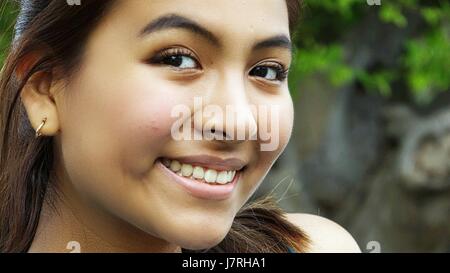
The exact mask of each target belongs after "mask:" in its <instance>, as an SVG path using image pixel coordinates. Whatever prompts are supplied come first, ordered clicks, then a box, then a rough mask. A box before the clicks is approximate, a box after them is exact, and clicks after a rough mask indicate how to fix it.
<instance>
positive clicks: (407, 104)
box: [0, 0, 450, 252]
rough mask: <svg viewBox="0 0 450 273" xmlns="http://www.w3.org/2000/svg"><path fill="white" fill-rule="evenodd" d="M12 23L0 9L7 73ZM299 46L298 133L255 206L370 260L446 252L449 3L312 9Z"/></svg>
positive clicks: (12, 10)
mask: <svg viewBox="0 0 450 273" xmlns="http://www.w3.org/2000/svg"><path fill="white" fill-rule="evenodd" d="M16 13H17V8H16V7H15V6H14V4H13V3H12V1H7V0H0V66H1V65H2V64H3V60H4V57H5V54H6V52H7V48H8V47H9V43H10V40H11V38H12V27H13V23H14V20H15V16H16ZM292 38H293V40H294V42H295V45H296V48H295V52H296V54H295V56H294V60H293V65H292V67H291V71H290V74H289V85H290V90H291V93H292V97H293V100H294V106H295V125H294V132H293V136H292V138H291V141H290V143H289V146H288V147H287V149H286V150H285V152H284V153H283V155H282V156H281V157H280V158H279V160H278V161H277V162H276V163H275V165H274V167H273V169H272V170H271V172H270V173H269V174H268V176H267V178H266V180H265V181H264V183H263V184H262V185H261V187H260V188H259V189H258V191H257V192H256V194H255V196H254V197H255V198H257V197H259V196H261V195H264V194H267V193H273V194H274V195H275V196H276V197H277V198H278V199H279V202H280V205H281V206H282V207H283V208H285V209H286V210H287V211H288V212H303V213H313V214H318V215H321V216H324V217H327V218H330V219H332V220H334V221H336V222H337V223H339V224H340V225H342V226H344V227H345V228H346V229H347V230H348V231H349V232H350V233H351V234H352V235H353V236H354V237H355V239H356V240H357V242H358V244H359V246H360V248H361V250H362V251H363V252H450V92H448V91H449V89H450V2H449V1H448V0H440V1H425V0H423V1H419V0H396V1H386V0H380V1H378V0H320V1H318V0H305V1H304V7H303V12H302V19H301V23H300V24H299V27H298V28H297V30H296V33H295V34H294V35H293V37H292Z"/></svg>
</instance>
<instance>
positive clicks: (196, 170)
mask: <svg viewBox="0 0 450 273" xmlns="http://www.w3.org/2000/svg"><path fill="white" fill-rule="evenodd" d="M192 176H193V177H194V178H197V179H203V177H204V176H205V171H204V170H203V168H202V167H199V166H196V167H195V168H194V172H193V173H192Z"/></svg>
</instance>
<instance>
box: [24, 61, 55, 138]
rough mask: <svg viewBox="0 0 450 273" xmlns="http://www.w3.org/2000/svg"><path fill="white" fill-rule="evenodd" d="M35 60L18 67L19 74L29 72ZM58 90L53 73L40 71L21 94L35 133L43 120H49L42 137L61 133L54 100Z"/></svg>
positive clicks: (32, 77) (27, 83)
mask: <svg viewBox="0 0 450 273" xmlns="http://www.w3.org/2000/svg"><path fill="white" fill-rule="evenodd" d="M29 58H31V59H29ZM35 60H36V58H35V56H34V55H32V56H29V57H28V58H27V59H26V60H24V62H22V63H21V65H20V66H19V67H18V72H19V74H21V72H22V71H29V70H28V69H29V68H30V67H31V65H30V64H32V63H33V62H34V61H35ZM22 75H23V74H22ZM20 76H21V75H19V77H20ZM56 89H57V85H56V84H54V82H53V77H52V73H51V72H44V71H40V72H37V73H35V74H33V75H32V76H31V77H30V78H29V79H28V81H27V82H26V84H25V86H24V87H23V89H22V90H21V93H20V98H21V101H22V103H23V105H24V107H25V110H26V112H27V115H28V119H29V120H30V123H31V125H32V126H33V128H34V130H35V131H36V130H37V128H38V127H39V125H41V123H42V120H43V119H44V118H47V121H46V123H45V125H44V126H43V127H42V128H41V131H40V132H41V134H42V135H46V136H52V135H55V134H57V133H58V131H59V121H58V111H57V105H56V103H55V99H54V94H55V92H56V91H57V90H56Z"/></svg>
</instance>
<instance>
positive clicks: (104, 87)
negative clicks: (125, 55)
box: [62, 70, 185, 174]
mask: <svg viewBox="0 0 450 273" xmlns="http://www.w3.org/2000/svg"><path fill="white" fill-rule="evenodd" d="M105 74H106V73H105ZM149 79H152V77H151V75H148V74H147V73H143V72H142V71H136V70H131V71H130V73H127V75H124V74H123V73H122V75H121V76H120V77H106V76H105V77H102V75H98V74H97V77H96V78H95V79H93V78H91V77H81V78H80V80H78V81H77V82H78V83H77V84H76V86H75V85H73V86H72V87H71V90H69V91H70V92H74V95H73V96H72V97H69V98H68V101H67V105H68V106H69V108H67V111H65V113H64V115H63V120H62V135H63V144H64V145H65V148H66V150H69V151H70V155H71V156H73V157H74V158H77V162H80V161H84V162H86V161H87V160H89V161H92V162H94V161H95V162H96V163H97V167H102V168H103V169H105V171H108V172H110V173H114V172H115V173H116V174H117V172H118V171H124V170H125V171H126V172H132V173H133V174H137V173H140V174H143V173H144V172H145V171H147V170H149V169H150V168H151V167H152V163H153V161H154V159H155V157H157V156H159V153H160V151H161V147H164V143H165V142H167V141H170V139H171V134H170V133H171V126H172V124H173V122H174V121H175V118H172V117H171V110H172V108H173V107H174V105H177V104H180V103H182V102H183V100H184V99H185V98H183V97H182V96H179V95H178V96H177V95H176V94H177V93H178V94H179V91H180V90H178V89H177V88H176V86H171V85H169V84H168V83H167V82H166V81H158V80H149ZM167 98H170V99H167ZM174 98H175V99H174Z"/></svg>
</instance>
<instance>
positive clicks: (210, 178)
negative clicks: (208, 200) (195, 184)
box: [205, 169, 217, 183]
mask: <svg viewBox="0 0 450 273" xmlns="http://www.w3.org/2000/svg"><path fill="white" fill-rule="evenodd" d="M216 178H217V172H216V171H215V170H211V169H208V170H207V171H206V172H205V181H206V182H208V183H214V182H216Z"/></svg>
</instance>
